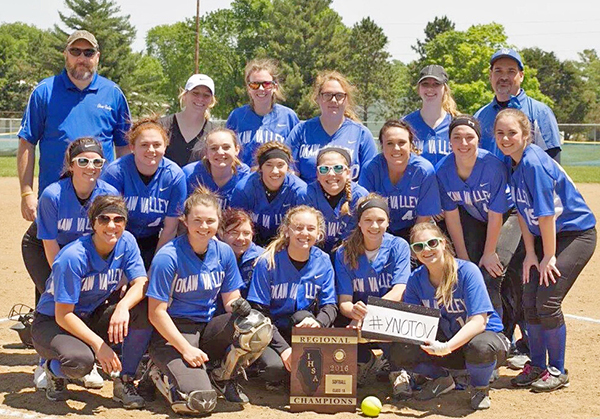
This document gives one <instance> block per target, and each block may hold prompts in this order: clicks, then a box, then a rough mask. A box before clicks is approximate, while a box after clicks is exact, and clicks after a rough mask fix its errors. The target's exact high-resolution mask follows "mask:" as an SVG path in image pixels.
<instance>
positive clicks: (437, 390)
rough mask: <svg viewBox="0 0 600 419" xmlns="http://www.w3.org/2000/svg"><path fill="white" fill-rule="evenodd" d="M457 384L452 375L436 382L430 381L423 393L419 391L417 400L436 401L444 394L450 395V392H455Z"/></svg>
mask: <svg viewBox="0 0 600 419" xmlns="http://www.w3.org/2000/svg"><path fill="white" fill-rule="evenodd" d="M454 387H455V383H454V379H453V378H452V376H451V375H450V374H448V375H447V376H445V377H439V378H436V379H435V380H430V381H428V382H427V383H426V384H425V385H423V388H422V389H421V391H419V392H418V393H417V394H416V396H415V399H417V400H431V399H435V398H436V397H438V396H441V395H442V394H445V393H448V392H449V391H452V390H454Z"/></svg>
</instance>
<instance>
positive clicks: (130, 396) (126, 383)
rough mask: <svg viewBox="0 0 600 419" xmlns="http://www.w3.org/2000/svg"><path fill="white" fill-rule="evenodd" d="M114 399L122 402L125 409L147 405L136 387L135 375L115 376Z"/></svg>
mask: <svg viewBox="0 0 600 419" xmlns="http://www.w3.org/2000/svg"><path fill="white" fill-rule="evenodd" d="M113 400H114V401H116V402H120V403H121V404H122V405H123V407H124V408H125V409H141V408H142V407H144V406H145V405H146V401H145V400H144V398H143V397H142V396H140V395H139V394H138V392H137V389H136V388H135V384H134V383H133V377H129V376H127V375H123V376H121V377H115V378H113Z"/></svg>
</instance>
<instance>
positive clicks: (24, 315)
mask: <svg viewBox="0 0 600 419" xmlns="http://www.w3.org/2000/svg"><path fill="white" fill-rule="evenodd" d="M8 318H9V319H11V320H15V321H16V322H17V323H16V324H13V325H12V326H11V327H10V328H11V329H12V330H14V331H16V332H17V333H18V334H19V338H20V339H21V342H23V344H24V345H25V346H26V347H28V348H33V340H32V339H31V324H32V323H33V309H32V308H31V307H29V306H28V305H25V304H15V305H14V306H13V307H12V308H11V309H10V313H8Z"/></svg>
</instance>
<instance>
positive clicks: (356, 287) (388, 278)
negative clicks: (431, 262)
mask: <svg viewBox="0 0 600 419" xmlns="http://www.w3.org/2000/svg"><path fill="white" fill-rule="evenodd" d="M345 254H346V248H345V247H344V246H342V247H340V248H339V249H338V250H337V251H336V252H335V285H336V292H337V295H350V296H352V302H353V303H357V302H358V301H362V302H363V303H365V304H366V303H367V299H368V298H369V295H372V296H373V297H383V296H384V295H385V294H387V293H388V291H389V290H391V289H392V288H393V287H394V285H397V284H406V281H408V277H409V276H410V248H409V247H408V243H407V242H406V240H404V239H402V238H400V237H396V236H392V235H391V234H388V233H385V234H384V236H383V241H382V243H381V247H380V248H379V252H378V253H377V256H375V259H374V260H373V262H369V259H367V255H365V254H364V253H363V254H362V255H360V257H359V258H358V268H356V269H353V268H352V266H350V264H348V263H346V262H345V261H344V256H345Z"/></svg>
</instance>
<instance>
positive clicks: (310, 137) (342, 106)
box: [285, 71, 377, 183]
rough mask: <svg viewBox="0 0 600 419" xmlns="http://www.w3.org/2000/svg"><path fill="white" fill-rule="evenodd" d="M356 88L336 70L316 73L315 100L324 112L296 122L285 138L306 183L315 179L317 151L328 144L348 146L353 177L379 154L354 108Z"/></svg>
mask: <svg viewBox="0 0 600 419" xmlns="http://www.w3.org/2000/svg"><path fill="white" fill-rule="evenodd" d="M354 91H355V88H354V86H352V85H351V84H350V83H349V82H348V80H347V79H346V78H345V77H344V76H343V75H341V74H340V73H338V72H337V71H326V72H323V73H321V74H319V75H318V76H317V78H316V80H315V85H314V87H313V100H314V101H315V103H316V104H317V105H319V108H320V110H321V115H320V116H317V117H315V118H312V119H309V120H308V121H304V122H302V123H300V124H298V125H296V127H294V129H293V130H292V132H290V135H289V136H288V138H287V139H286V141H285V143H286V144H287V145H288V146H289V148H290V150H292V152H293V159H294V161H296V162H297V168H298V171H299V172H300V177H301V178H302V179H304V180H305V181H306V182H307V183H310V182H312V181H314V180H315V178H316V167H317V155H318V153H319V150H320V149H321V148H322V147H325V146H326V145H335V146H337V147H343V148H346V149H348V151H349V153H350V157H351V158H352V164H351V166H350V173H351V177H352V179H353V180H356V179H358V175H359V172H360V170H361V168H362V167H363V166H364V165H365V164H366V163H368V162H369V161H370V160H371V159H372V158H373V157H375V155H376V154H377V147H376V146H375V141H374V140H373V135H372V134H371V132H370V131H369V130H368V129H367V127H365V126H364V125H362V124H361V123H360V121H359V120H358V117H357V116H356V113H355V111H354V100H353V94H354Z"/></svg>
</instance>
